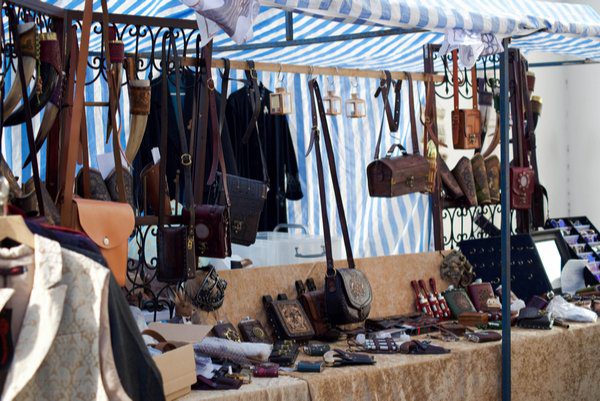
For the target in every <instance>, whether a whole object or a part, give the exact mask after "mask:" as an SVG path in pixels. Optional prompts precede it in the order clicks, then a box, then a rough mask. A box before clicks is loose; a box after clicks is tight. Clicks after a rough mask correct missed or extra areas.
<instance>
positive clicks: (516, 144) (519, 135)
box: [509, 50, 527, 167]
mask: <svg viewBox="0 0 600 401" xmlns="http://www.w3.org/2000/svg"><path fill="white" fill-rule="evenodd" d="M512 55H513V57H511V58H510V59H509V61H510V71H509V75H510V80H511V89H512V94H511V95H512V96H511V115H512V118H513V151H514V152H513V157H515V158H516V159H517V160H518V164H517V167H527V162H526V159H527V158H526V157H524V154H523V151H524V147H523V140H524V134H523V129H524V127H523V92H522V89H521V82H520V79H519V69H520V68H519V65H520V53H519V52H518V51H517V50H514V51H513V53H512Z"/></svg>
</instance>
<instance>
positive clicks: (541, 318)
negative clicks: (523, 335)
mask: <svg viewBox="0 0 600 401" xmlns="http://www.w3.org/2000/svg"><path fill="white" fill-rule="evenodd" d="M553 324H554V320H553V319H552V318H551V317H550V316H549V315H548V314H547V313H544V312H542V311H541V310H539V309H538V308H531V307H527V308H523V309H521V310H520V311H519V316H518V317H517V326H519V327H522V328H524V329H539V330H550V329H551V328H552V325H553Z"/></svg>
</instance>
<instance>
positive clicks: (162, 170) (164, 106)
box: [158, 44, 170, 230]
mask: <svg viewBox="0 0 600 401" xmlns="http://www.w3.org/2000/svg"><path fill="white" fill-rule="evenodd" d="M168 53H169V50H168V49H167V48H165V45H164V44H163V50H162V55H161V68H162V79H161V102H160V105H161V106H160V144H159V146H160V148H159V149H160V164H159V166H158V174H159V177H160V181H159V184H158V196H159V202H158V229H159V230H160V229H162V228H163V226H164V224H165V223H164V220H165V216H166V213H167V211H166V210H165V199H164V197H165V196H166V195H167V193H168V192H169V191H168V190H167V188H166V186H167V183H166V179H165V177H166V176H167V146H168V142H169V141H168V136H169V121H168V119H169V112H168V110H169V106H168V105H169V83H168V79H169V74H168V71H169V63H168V61H167V60H168V57H167V56H168ZM168 204H169V206H170V203H168Z"/></svg>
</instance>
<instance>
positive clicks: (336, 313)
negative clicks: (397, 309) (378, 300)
mask: <svg viewBox="0 0 600 401" xmlns="http://www.w3.org/2000/svg"><path fill="white" fill-rule="evenodd" d="M335 272H336V273H335V275H334V276H329V275H327V276H326V277H325V308H326V310H327V317H328V319H329V321H330V322H331V323H333V324H348V323H358V322H362V321H364V320H365V319H366V318H367V317H368V316H369V312H370V311H371V300H372V294H371V285H370V284H369V280H368V279H367V276H365V274H364V273H363V272H362V271H360V270H358V269H350V268H344V269H336V270H335Z"/></svg>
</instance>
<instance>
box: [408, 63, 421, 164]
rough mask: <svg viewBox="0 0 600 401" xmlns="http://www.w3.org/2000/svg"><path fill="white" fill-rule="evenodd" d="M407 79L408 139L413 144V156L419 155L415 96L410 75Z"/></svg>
mask: <svg viewBox="0 0 600 401" xmlns="http://www.w3.org/2000/svg"><path fill="white" fill-rule="evenodd" d="M406 77H407V79H408V115H409V117H410V137H411V140H412V144H413V154H415V155H418V154H419V137H418V136H417V120H416V118H415V96H414V90H413V80H412V75H411V74H410V73H408V72H407V73H406ZM407 148H408V146H407Z"/></svg>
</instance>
